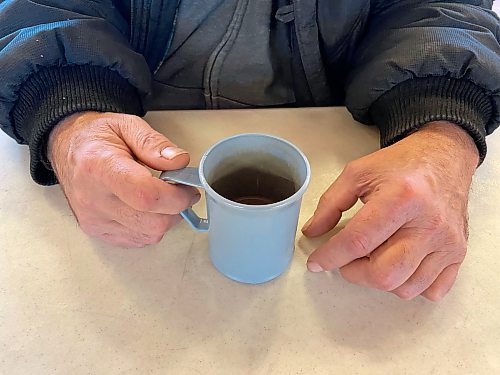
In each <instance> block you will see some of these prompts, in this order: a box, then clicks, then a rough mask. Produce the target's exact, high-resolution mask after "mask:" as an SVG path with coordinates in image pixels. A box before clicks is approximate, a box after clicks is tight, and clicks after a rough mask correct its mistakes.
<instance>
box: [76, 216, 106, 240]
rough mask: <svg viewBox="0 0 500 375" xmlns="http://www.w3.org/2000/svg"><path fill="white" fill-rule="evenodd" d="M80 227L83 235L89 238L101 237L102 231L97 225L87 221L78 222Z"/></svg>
mask: <svg viewBox="0 0 500 375" xmlns="http://www.w3.org/2000/svg"><path fill="white" fill-rule="evenodd" d="M78 225H79V226H80V228H81V230H82V231H83V233H85V234H86V235H88V236H91V237H99V236H100V234H101V233H100V231H99V230H98V227H97V226H96V225H95V224H93V223H91V222H90V221H88V220H87V219H80V220H78Z"/></svg>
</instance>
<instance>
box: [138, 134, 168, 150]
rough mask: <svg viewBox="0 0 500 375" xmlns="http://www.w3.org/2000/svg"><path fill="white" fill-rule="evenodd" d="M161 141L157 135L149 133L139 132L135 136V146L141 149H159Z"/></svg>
mask: <svg viewBox="0 0 500 375" xmlns="http://www.w3.org/2000/svg"><path fill="white" fill-rule="evenodd" d="M162 141H163V139H162V138H161V136H160V135H159V134H156V133H154V132H153V131H150V132H141V133H139V134H137V145H138V146H139V147H140V148H141V149H145V150H146V149H151V148H155V147H159V146H160V145H161V143H162Z"/></svg>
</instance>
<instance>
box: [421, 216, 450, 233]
mask: <svg viewBox="0 0 500 375" xmlns="http://www.w3.org/2000/svg"><path fill="white" fill-rule="evenodd" d="M426 226H427V229H428V230H429V231H431V232H433V233H437V232H444V233H447V232H449V231H450V229H451V228H450V225H449V224H448V222H447V220H446V218H445V217H444V215H443V214H442V213H441V212H436V213H434V214H433V215H430V216H429V217H428V219H427V224H426Z"/></svg>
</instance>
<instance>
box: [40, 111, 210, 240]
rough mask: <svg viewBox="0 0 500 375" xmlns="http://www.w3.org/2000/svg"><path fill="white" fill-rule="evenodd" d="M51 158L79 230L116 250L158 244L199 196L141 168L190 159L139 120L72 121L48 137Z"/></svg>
mask: <svg viewBox="0 0 500 375" xmlns="http://www.w3.org/2000/svg"><path fill="white" fill-rule="evenodd" d="M48 157H49V160H50V161H51V163H52V167H53V168H54V171H55V173H56V176H57V178H58V179H59V183H60V185H61V187H62V189H63V191H64V193H65V194H66V198H67V199H68V202H69V205H70V206H71V208H72V210H73V212H74V213H75V215H76V218H77V220H78V223H79V224H80V227H81V228H82V229H83V231H84V232H86V233H87V234H89V235H91V236H94V237H98V238H101V239H103V240H105V241H107V242H110V243H112V244H114V245H118V246H124V247H143V246H146V245H149V244H154V243H158V242H159V241H160V240H161V239H162V238H163V235H164V234H165V232H166V231H167V230H169V229H170V228H171V227H172V226H173V225H174V224H176V223H177V222H178V221H179V220H180V216H179V215H178V214H179V213H180V212H181V211H182V210H184V209H186V208H187V207H190V206H192V205H193V204H194V203H196V202H197V201H198V200H199V198H200V193H199V192H198V191H197V190H196V189H194V188H191V187H188V186H180V185H171V184H167V183H165V182H163V181H161V180H160V179H158V178H156V177H154V176H152V174H151V173H150V171H149V170H148V169H147V168H146V167H144V165H146V166H148V167H150V168H153V169H156V170H172V169H179V168H183V167H185V166H186V165H187V164H188V163H189V154H188V153H187V152H186V151H184V150H182V149H180V148H178V147H177V146H176V145H175V144H173V143H172V142H171V141H170V140H168V139H167V138H166V137H165V136H163V135H162V134H160V133H158V132H157V131H155V130H153V129H152V128H151V127H150V126H149V125H148V123H146V122H145V121H144V120H142V119H141V118H139V117H136V116H131V115H123V114H115V113H97V112H81V113H77V114H75V115H72V116H69V117H67V118H66V119H64V120H63V121H61V122H60V123H59V124H58V125H57V126H56V127H55V128H54V130H53V131H52V132H51V134H50V138H49V143H48ZM142 164H144V165H142Z"/></svg>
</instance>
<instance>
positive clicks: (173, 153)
mask: <svg viewBox="0 0 500 375" xmlns="http://www.w3.org/2000/svg"><path fill="white" fill-rule="evenodd" d="M187 153H188V152H187V151H186V150H183V149H182V148H179V147H167V148H164V149H163V150H161V152H160V154H161V156H163V157H164V158H165V159H169V160H171V159H174V158H176V157H177V156H179V155H182V154H187Z"/></svg>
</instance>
